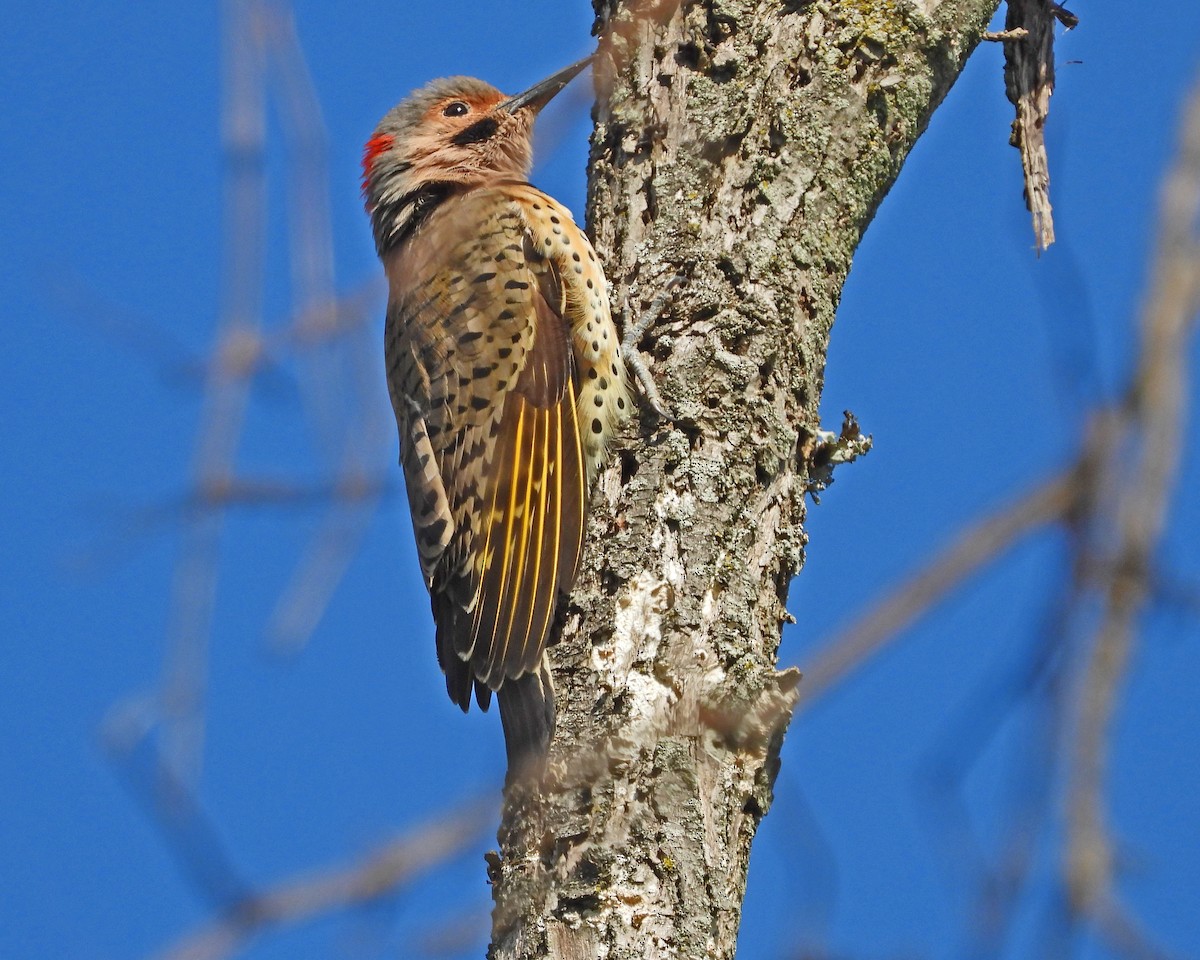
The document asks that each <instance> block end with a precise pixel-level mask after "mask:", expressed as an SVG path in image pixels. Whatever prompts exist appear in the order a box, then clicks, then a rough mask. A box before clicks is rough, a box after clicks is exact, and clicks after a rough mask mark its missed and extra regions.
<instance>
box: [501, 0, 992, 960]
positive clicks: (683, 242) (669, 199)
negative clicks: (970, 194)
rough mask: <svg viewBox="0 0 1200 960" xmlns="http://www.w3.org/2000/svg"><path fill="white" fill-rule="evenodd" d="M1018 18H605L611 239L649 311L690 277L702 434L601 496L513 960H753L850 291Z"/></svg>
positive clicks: (596, 146)
mask: <svg viewBox="0 0 1200 960" xmlns="http://www.w3.org/2000/svg"><path fill="white" fill-rule="evenodd" d="M997 4H998V0H940V2H939V0H840V2H836V0H817V2H805V0H792V2H783V0H758V2H751V0H696V2H687V0H684V2H683V3H682V6H679V4H678V3H677V2H665V3H664V2H657V3H649V4H646V3H640V4H637V5H636V7H633V6H630V5H627V4H624V3H620V2H618V0H596V7H597V12H598V15H599V29H600V30H601V35H602V42H601V58H600V60H599V62H598V63H597V67H596V74H597V78H598V81H599V87H600V89H601V90H602V93H601V98H600V102H599V103H598V104H597V106H596V129H595V134H594V137H593V141H592V156H591V169H590V186H589V201H588V207H589V209H588V213H589V219H590V223H591V231H592V235H593V239H594V241H595V243H596V247H597V249H598V250H599V251H600V253H601V255H602V257H603V260H604V263H605V269H606V272H607V274H608V276H609V278H610V279H611V280H612V285H613V302H614V304H618V305H621V304H628V306H629V313H630V316H633V317H636V316H637V315H638V313H639V311H641V310H643V309H644V308H645V307H646V305H647V304H648V303H649V302H650V301H651V300H653V299H654V297H655V295H656V294H658V293H659V292H660V291H661V290H663V289H664V287H665V286H666V285H667V284H668V282H669V281H670V280H671V278H672V277H674V276H675V275H677V274H684V275H685V276H686V278H687V281H686V283H685V285H684V286H682V287H681V288H680V289H678V290H677V291H676V292H675V295H674V297H673V299H672V302H671V303H670V305H669V306H668V307H667V309H666V310H665V311H664V314H663V316H662V317H661V318H660V319H658V320H657V321H656V322H655V323H654V324H653V326H652V327H651V329H650V330H649V331H648V332H647V334H646V335H645V336H644V337H643V338H642V342H641V349H642V350H644V351H646V353H645V354H644V356H645V359H646V360H647V362H648V363H649V365H650V367H651V370H652V372H653V375H654V378H655V380H656V381H657V383H658V385H659V387H660V389H661V392H662V397H663V400H664V401H665V402H666V404H667V406H668V407H669V408H670V411H671V414H672V417H673V419H672V421H671V422H669V423H667V422H659V421H658V420H657V419H656V418H655V416H654V414H653V413H652V412H650V411H649V410H647V409H643V410H642V411H641V414H640V418H639V417H635V418H634V420H633V421H632V422H631V423H630V425H629V426H628V428H627V429H626V431H625V433H624V436H623V437H622V438H621V440H620V442H619V443H618V444H617V445H616V448H615V449H614V451H613V456H612V460H611V462H610V465H609V467H608V469H607V470H606V471H605V472H604V473H603V474H602V475H601V478H600V481H599V484H598V489H597V490H596V491H594V497H593V504H592V506H593V509H592V515H591V520H590V524H589V530H588V542H587V546H586V549H585V554H584V568H583V570H582V572H581V575H580V577H579V581H578V584H577V586H576V588H575V591H574V593H573V595H572V596H571V598H570V601H569V603H566V604H564V605H563V607H564V612H563V615H562V623H561V626H562V631H563V632H562V640H561V642H560V643H559V644H558V646H556V647H555V648H554V649H553V651H552V662H553V667H554V674H555V681H556V687H557V692H558V708H559V723H558V733H557V736H556V740H555V744H554V747H553V751H552V754H551V758H550V764H549V770H548V772H547V775H546V777H545V780H544V782H543V783H542V784H541V785H539V787H537V788H530V787H528V786H523V785H521V784H519V783H518V784H515V785H513V786H512V787H510V789H509V790H508V793H507V796H506V802H505V810H504V816H503V821H502V823H501V827H500V834H499V841H500V851H501V859H499V860H496V861H493V866H492V871H491V873H492V879H493V882H494V897H495V910H494V914H493V942H492V947H491V949H490V951H489V956H490V957H492V958H493V960H501V958H505V960H509V958H513V960H515V958H522V960H525V958H532V957H555V958H579V960H595V958H597V957H609V958H618V957H620V958H633V957H637V958H643V957H668V956H670V957H684V958H690V957H706V958H707V957H719V958H725V957H732V956H733V955H734V951H735V947H736V941H737V930H738V922H739V920H740V917H741V904H742V897H743V894H744V892H745V886H746V869H747V864H748V861H749V853H750V841H751V840H752V839H753V837H754V833H755V831H756V829H757V827H758V824H759V821H760V820H761V819H762V817H763V816H764V814H765V813H766V811H767V809H768V808H769V807H770V803H771V797H772V784H773V782H774V779H775V774H776V772H777V770H778V765H779V760H778V755H779V747H780V743H781V741H782V736H783V732H784V729H785V727H786V725H787V721H788V719H789V718H790V715H791V708H792V705H793V703H794V700H795V693H796V691H795V687H796V683H797V680H798V679H799V675H798V674H797V673H796V671H795V670H787V671H783V672H778V671H777V670H776V668H775V658H776V652H777V649H778V645H779V637H780V628H781V624H782V623H783V621H784V620H786V619H787V618H788V614H787V612H786V609H785V601H786V599H787V591H788V584H789V581H790V580H791V578H792V576H794V575H795V574H796V572H797V571H798V570H799V568H800V566H801V563H802V561H803V557H804V543H805V534H804V530H803V521H804V507H805V505H804V493H805V490H806V488H807V484H808V481H809V477H810V471H811V465H812V457H813V453H814V450H815V448H816V442H815V441H816V429H817V425H818V420H817V404H818V401H819V399H820V392H821V385H822V382H823V378H824V365H825V353H826V346H827V343H828V337H829V331H830V328H831V326H832V324H833V318H834V313H835V311H836V309H837V304H838V299H839V296H840V293H841V288H842V283H843V281H844V280H845V278H846V274H847V272H848V271H849V269H850V261H851V257H852V255H853V253H854V250H855V247H856V246H857V244H858V241H859V238H860V237H861V235H862V233H863V230H864V229H865V228H866V226H867V224H868V223H869V222H870V220H871V217H872V215H873V214H874V212H875V209H876V207H877V206H878V204H879V202H880V201H881V200H882V199H883V197H884V195H885V194H886V193H887V190H888V188H889V187H890V186H891V184H892V182H893V180H894V179H895V177H896V175H897V173H898V172H899V170H900V167H901V164H902V163H903V161H904V158H905V156H906V155H907V153H908V151H909V149H910V148H911V147H912V145H913V143H914V142H915V141H916V139H917V137H918V136H919V135H920V133H921V131H922V130H923V129H924V127H925V125H926V123H927V122H928V120H929V117H930V115H931V113H932V112H933V110H934V108H935V107H936V106H937V104H938V103H939V102H940V101H941V99H942V98H943V97H944V96H945V94H946V92H947V91H948V90H949V88H950V86H951V84H952V83H953V82H954V80H955V78H956V77H957V76H958V74H959V72H960V70H961V69H962V66H963V64H964V62H965V60H966V58H967V55H968V54H969V53H970V51H971V50H972V49H973V48H974V46H975V44H976V42H977V41H978V40H979V39H980V37H981V35H982V32H983V30H984V29H985V27H986V25H987V22H988V20H989V19H990V17H991V15H992V14H993V13H994V11H995V9H996V6H997ZM677 7H678V9H677ZM997 82H999V80H997ZM627 322H628V319H627Z"/></svg>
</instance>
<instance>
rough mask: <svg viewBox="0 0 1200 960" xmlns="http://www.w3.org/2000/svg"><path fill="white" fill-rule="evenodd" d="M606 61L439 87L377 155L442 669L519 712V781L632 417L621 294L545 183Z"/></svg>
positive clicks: (510, 741)
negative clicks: (551, 148) (546, 110)
mask: <svg viewBox="0 0 1200 960" xmlns="http://www.w3.org/2000/svg"><path fill="white" fill-rule="evenodd" d="M589 60H590V58H589V59H587V60H582V61H580V62H578V63H575V64H572V65H571V66H569V67H567V68H565V69H563V70H560V71H559V72H558V73H556V74H554V75H553V76H551V77H549V78H547V79H545V80H543V81H541V82H540V83H538V84H535V85H534V86H533V87H531V88H530V89H528V90H526V91H525V92H524V93H521V94H518V95H516V96H512V97H506V96H505V95H504V94H502V93H500V91H498V90H497V89H496V88H495V87H492V86H490V85H489V84H487V83H484V82H483V81H481V80H475V79H473V78H470V77H449V78H445V79H441V80H434V81H432V82H431V83H429V84H428V85H426V86H425V87H422V88H421V89H419V90H417V91H416V92H414V93H413V94H411V95H410V96H409V97H408V98H407V99H406V100H404V101H403V102H401V103H400V104H399V105H398V106H396V107H395V108H393V109H392V110H391V111H390V112H389V113H388V114H387V115H386V116H385V117H384V118H383V120H382V121H381V122H380V124H379V126H378V127H377V128H376V130H375V132H374V134H373V135H372V137H371V138H370V139H369V140H368V141H367V144H366V148H365V150H364V153H363V195H364V197H365V199H366V207H367V212H368V213H369V214H370V216H371V225H372V228H373V230H374V235H375V246H376V250H377V252H378V254H379V257H380V259H381V260H382V261H383V267H384V271H385V272H386V274H387V279H388V287H389V299H388V308H387V321H386V326H385V332H384V350H385V359H386V364H387V381H388V388H389V392H390V394H391V400H392V408H393V410H394V412H395V415H396V426H397V429H398V431H399V435H400V464H401V467H402V468H403V471H404V479H405V485H406V487H407V490H408V502H409V507H410V510H411V513H412V523H413V532H414V534H415V536H416V544H417V554H418V557H419V559H420V564H421V571H422V573H423V575H424V578H425V584H426V586H427V587H428V589H429V596H430V602H431V606H432V608H433V619H434V622H435V625H436V638H437V654H438V662H439V664H440V665H441V668H442V671H443V672H444V673H445V675H446V690H447V692H448V693H449V694H450V699H451V700H453V701H454V702H455V703H457V704H458V705H459V706H460V707H461V708H462V709H463V711H464V712H466V711H467V710H468V709H469V706H470V702H471V694H472V692H474V695H475V699H476V700H477V702H478V704H479V707H480V708H481V709H483V710H486V709H487V708H488V705H489V703H490V702H491V696H492V693H495V694H496V698H497V701H498V702H499V705H500V718H501V722H502V725H503V728H504V736H505V745H506V750H507V754H508V764H509V771H510V776H512V775H513V772H514V771H516V770H517V769H518V768H519V767H520V766H521V765H523V764H528V763H530V762H531V761H533V760H536V759H537V758H539V757H541V756H544V754H545V751H546V749H547V748H548V746H549V742H550V739H551V737H552V736H553V734H554V688H553V683H552V681H551V676H550V670H549V666H548V664H547V659H546V645H547V642H548V641H549V640H550V637H551V631H552V626H553V623H554V611H555V606H556V604H557V600H558V595H559V593H560V592H565V591H566V590H568V589H569V588H570V587H571V585H572V583H573V581H574V579H575V576H576V573H577V571H578V568H579V560H580V554H581V552H582V548H583V534H584V522H585V518H586V514H587V508H588V493H589V490H590V489H591V484H592V481H593V480H594V478H595V476H596V474H597V472H598V470H599V468H600V466H601V464H602V462H603V460H604V456H605V447H606V444H607V442H608V441H609V439H610V438H611V437H612V435H613V433H614V431H615V429H616V427H617V425H618V424H619V422H620V421H621V420H622V419H623V418H624V417H625V416H626V415H627V413H628V411H629V408H630V406H631V402H632V401H631V397H630V393H629V390H628V383H627V375H626V369H625V364H624V362H623V360H622V357H621V350H620V346H619V342H618V336H617V330H616V327H615V325H614V323H613V320H612V316H611V314H610V310H609V301H608V288H607V284H606V281H605V278H604V273H603V271H602V270H601V267H600V264H599V262H598V260H597V258H596V253H595V251H594V250H593V249H592V245H591V243H590V242H589V241H588V238H587V236H586V235H585V234H584V233H583V231H582V230H581V229H580V228H579V227H578V226H576V225H575V222H574V220H573V219H572V217H571V214H570V212H569V211H568V210H567V209H566V208H565V207H563V206H562V205H561V204H559V203H558V202H556V201H555V200H553V199H552V198H551V197H549V196H547V195H546V194H544V193H542V192H541V191H539V190H537V189H536V188H534V187H533V186H531V185H530V184H529V182H528V179H527V178H528V176H529V170H530V165H531V161H532V132H533V123H534V119H535V118H536V116H537V114H538V112H539V111H540V110H541V109H542V107H544V106H545V105H546V104H547V103H548V102H549V101H550V100H551V98H553V97H554V96H555V95H556V94H557V93H558V92H559V91H560V90H562V89H563V88H564V87H565V86H566V85H567V84H568V83H569V82H570V81H571V80H572V79H573V78H574V77H575V76H576V75H577V74H578V73H579V72H580V71H581V70H583V69H584V67H586V66H587V65H588V62H589Z"/></svg>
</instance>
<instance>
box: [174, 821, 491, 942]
mask: <svg viewBox="0 0 1200 960" xmlns="http://www.w3.org/2000/svg"><path fill="white" fill-rule="evenodd" d="M494 814H495V806H494V804H492V803H478V802H477V803H473V804H470V805H468V806H465V807H463V808H461V809H459V810H456V811H452V812H451V813H449V814H447V815H446V816H444V817H441V818H438V819H436V820H433V821H431V822H427V823H425V824H422V825H421V826H419V827H417V828H416V829H414V830H411V831H409V832H408V833H406V834H404V835H402V836H400V837H397V838H396V839H395V840H393V841H391V842H390V843H387V844H384V845H383V846H381V847H380V848H379V849H378V850H376V851H374V852H372V853H371V854H369V855H368V856H366V857H364V858H363V859H361V860H359V861H358V862H357V863H352V864H349V865H346V866H341V867H331V868H326V869H324V870H320V871H317V872H314V873H311V874H305V875H303V876H299V877H295V878H291V879H287V880H284V881H282V882H281V883H278V884H276V885H275V886H272V887H270V888H268V889H265V890H262V891H259V892H256V893H250V894H247V895H246V896H244V897H242V898H240V899H238V900H237V901H235V902H234V903H232V904H231V905H230V906H229V907H228V908H227V909H226V910H224V911H223V913H222V915H221V916H220V917H218V918H217V919H216V920H214V921H213V922H212V923H210V924H208V925H207V926H205V927H202V928H201V929H199V930H197V931H196V932H195V933H193V934H190V935H189V936H187V937H184V938H183V939H182V940H180V941H179V942H177V943H175V944H173V945H172V946H170V947H168V948H167V949H166V950H164V951H162V952H161V953H159V954H157V960H220V958H222V957H228V956H232V955H233V954H234V953H235V952H236V951H237V950H239V949H240V948H241V947H243V946H244V945H245V944H246V942H247V941H249V940H250V939H252V938H253V937H256V936H260V935H263V934H265V933H268V932H272V931H277V930H279V929H280V928H283V927H294V926H299V925H300V924H304V923H309V922H311V921H313V920H317V919H319V918H320V917H323V916H326V915H328V914H331V913H336V912H338V911H340V910H345V909H347V908H349V907H355V906H362V905H366V904H369V903H372V902H374V901H377V900H380V899H383V898H385V897H389V896H394V895H395V894H396V893H398V892H399V891H400V890H401V889H402V888H403V887H404V886H405V885H407V884H409V883H411V882H412V881H413V880H415V879H416V878H417V877H418V876H419V875H421V874H422V873H425V872H427V871H428V870H430V869H431V868H433V867H436V866H437V865H439V864H441V863H445V862H446V861H447V860H449V859H451V858H452V857H454V856H457V855H459V854H460V853H462V852H464V851H465V850H467V849H468V848H469V847H470V846H471V845H473V844H474V843H476V842H477V841H478V838H479V833H480V831H481V830H482V829H483V828H484V827H485V826H486V824H487V823H489V822H490V820H491V818H492V817H493V816H494Z"/></svg>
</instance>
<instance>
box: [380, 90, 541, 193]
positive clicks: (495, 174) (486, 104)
mask: <svg viewBox="0 0 1200 960" xmlns="http://www.w3.org/2000/svg"><path fill="white" fill-rule="evenodd" d="M505 99H506V97H505V96H504V95H503V94H502V93H500V92H499V91H493V92H491V93H486V94H480V93H475V92H472V93H466V92H463V93H460V94H457V95H456V94H454V93H451V94H449V95H447V96H444V97H440V98H438V99H437V100H435V101H434V102H432V103H431V104H430V105H429V106H428V107H426V108H425V109H424V111H422V113H421V114H419V115H418V116H417V117H416V119H415V120H414V121H410V122H409V123H407V124H405V125H404V127H402V128H401V129H398V130H397V131H396V132H395V133H386V132H380V133H377V134H376V135H375V136H374V137H372V138H371V139H370V140H369V141H368V142H367V146H366V150H365V152H364V154H363V173H364V186H365V185H366V183H367V182H369V181H370V179H371V178H372V175H373V173H374V172H375V166H376V164H377V163H379V164H380V172H381V173H382V172H383V171H384V170H386V169H388V168H389V167H390V168H391V169H393V170H394V171H395V173H396V175H397V176H399V177H401V178H402V179H403V180H404V181H405V187H406V188H413V187H419V186H420V185H421V184H423V183H428V182H446V181H450V182H456V183H463V184H478V183H484V182H487V181H489V180H494V179H504V178H523V177H524V176H525V175H526V174H527V173H528V170H529V165H530V162H531V158H532V145H531V143H530V132H531V130H532V127H533V120H534V111H533V110H530V109H519V110H517V111H516V112H515V113H509V112H508V111H506V110H497V109H496V107H497V105H498V104H500V103H502V102H504V100H505ZM385 157H386V160H385V159H384V158H385Z"/></svg>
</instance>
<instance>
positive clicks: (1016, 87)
mask: <svg viewBox="0 0 1200 960" xmlns="http://www.w3.org/2000/svg"><path fill="white" fill-rule="evenodd" d="M1056 20H1061V21H1062V22H1063V23H1064V24H1069V26H1068V27H1067V29H1070V28H1071V27H1073V26H1074V25H1075V24H1076V23H1078V20H1077V19H1075V18H1074V15H1073V14H1070V13H1069V12H1068V11H1066V10H1063V9H1062V8H1061V7H1059V5H1058V4H1056V3H1053V2H1052V0H1008V12H1007V15H1006V16H1005V20H1004V30H1003V32H1001V33H994V34H990V35H988V37H987V39H989V40H1002V41H1003V42H1004V87H1005V92H1006V93H1007V94H1008V99H1009V100H1010V101H1012V103H1013V106H1015V107H1016V109H1017V116H1016V119H1015V120H1014V121H1013V125H1012V138H1011V143H1012V145H1013V146H1014V147H1016V148H1017V149H1019V150H1020V151H1021V168H1022V170H1023V171H1024V177H1025V205H1026V206H1027V207H1028V208H1029V212H1030V213H1031V214H1032V215H1033V235H1034V241H1035V244H1036V248H1037V252H1038V253H1039V254H1040V253H1041V252H1042V251H1043V250H1045V249H1046V248H1047V247H1049V246H1050V244H1052V243H1053V242H1054V217H1053V214H1052V208H1051V206H1050V162H1049V159H1048V158H1047V156H1046V133H1045V127H1046V119H1047V117H1049V115H1050V95H1051V94H1052V93H1053V92H1054V23H1055V21H1056Z"/></svg>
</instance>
